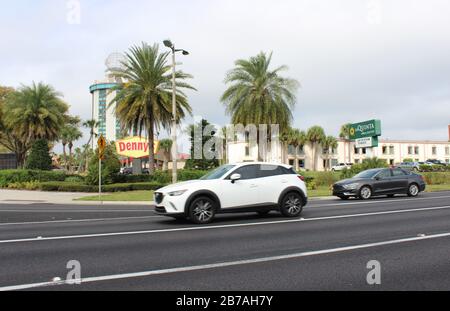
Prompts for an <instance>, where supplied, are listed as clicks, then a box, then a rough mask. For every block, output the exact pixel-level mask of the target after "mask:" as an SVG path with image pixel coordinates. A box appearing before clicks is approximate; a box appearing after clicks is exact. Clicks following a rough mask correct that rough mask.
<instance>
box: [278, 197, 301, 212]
mask: <svg viewBox="0 0 450 311" xmlns="http://www.w3.org/2000/svg"><path fill="white" fill-rule="evenodd" d="M280 211H281V214H283V216H286V217H298V216H300V214H301V213H302V211H303V198H302V197H301V195H300V194H298V193H296V192H291V193H288V194H287V195H286V196H285V197H284V198H283V201H282V202H281V207H280Z"/></svg>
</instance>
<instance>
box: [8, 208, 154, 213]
mask: <svg viewBox="0 0 450 311" xmlns="http://www.w3.org/2000/svg"><path fill="white" fill-rule="evenodd" d="M2 212H7V213H126V212H144V213H148V212H153V209H151V208H149V209H147V210H144V209H135V210H131V209H130V210H100V209H99V210H83V209H77V210H65V209H53V210H52V209H50V210H36V209H11V210H2V209H0V213H2Z"/></svg>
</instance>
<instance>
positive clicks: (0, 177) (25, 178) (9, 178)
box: [0, 170, 66, 188]
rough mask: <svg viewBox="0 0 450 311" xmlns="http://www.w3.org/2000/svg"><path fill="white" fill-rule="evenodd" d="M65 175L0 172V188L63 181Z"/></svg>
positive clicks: (12, 171) (20, 171)
mask: <svg viewBox="0 0 450 311" xmlns="http://www.w3.org/2000/svg"><path fill="white" fill-rule="evenodd" d="M65 178H66V174H65V173H64V172H60V171H37V170H4V171H0V187H1V188H6V187H8V185H9V184H12V183H25V182H47V181H64V180H65Z"/></svg>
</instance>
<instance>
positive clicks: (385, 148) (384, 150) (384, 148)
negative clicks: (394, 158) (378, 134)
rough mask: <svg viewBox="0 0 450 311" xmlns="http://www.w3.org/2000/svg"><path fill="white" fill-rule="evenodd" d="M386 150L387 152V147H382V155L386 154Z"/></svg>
mask: <svg viewBox="0 0 450 311" xmlns="http://www.w3.org/2000/svg"><path fill="white" fill-rule="evenodd" d="M387 150H388V148H387V146H383V154H387Z"/></svg>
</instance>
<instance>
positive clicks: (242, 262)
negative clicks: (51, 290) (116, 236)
mask: <svg viewBox="0 0 450 311" xmlns="http://www.w3.org/2000/svg"><path fill="white" fill-rule="evenodd" d="M446 237H450V233H441V234H434V235H428V236H416V237H412V238H404V239H397V240H389V241H383V242H375V243H368V244H360V245H352V246H344V247H338V248H331V249H325V250H318V251H310V252H302V253H294V254H288V255H280V256H272V257H262V258H255V259H244V260H236V261H228V262H221V263H213V264H205V265H197V266H188V267H177V268H170V269H161V270H150V271H144V272H135V273H123V274H113V275H106V276H98V277H87V278H82V279H81V280H78V281H81V284H83V283H92V282H101V281H112V280H119V279H128V278H137V277H145V276H153V275H162V274H169V273H179V272H189V271H196V270H206V269H216V268H225V267H232V266H238V265H246V264H255V263H264V262H271V261H278V260H286V259H296V258H302V257H308V256H317V255H324V254H331V253H339V252H346V251H352V250H359V249H366V248H373V247H380V246H386V245H394V244H401V243H410V242H415V241H423V240H431V239H438V238H446ZM74 283H75V282H74V280H69V281H55V282H42V283H32V284H23V285H15V286H5V287H0V291H12V290H23V289H30V288H38V287H47V286H55V285H71V284H74Z"/></svg>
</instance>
